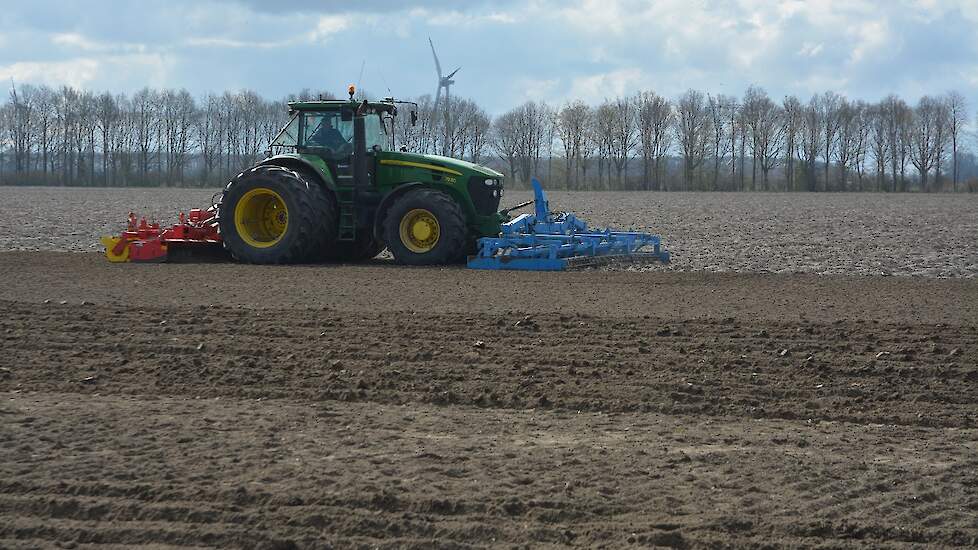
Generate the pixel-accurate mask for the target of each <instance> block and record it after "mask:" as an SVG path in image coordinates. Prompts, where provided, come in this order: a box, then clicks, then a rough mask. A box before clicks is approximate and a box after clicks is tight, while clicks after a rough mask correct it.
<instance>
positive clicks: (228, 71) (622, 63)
mask: <svg viewBox="0 0 978 550" xmlns="http://www.w3.org/2000/svg"><path fill="white" fill-rule="evenodd" d="M976 28H978V0H890V1H885V0H879V1H869V0H784V1H775V0H728V1H723V0H657V1H646V2H640V1H631V0H595V1H581V2H577V3H575V2H570V1H566V2H562V1H558V0H523V1H511V2H510V1H498V2H493V1H488V0H487V1H479V0H473V1H464V2H463V1H455V2H452V1H448V0H428V1H411V0H404V1H400V2H398V1H389V2H386V1H381V0H361V1H352V0H351V1H345V2H335V1H331V0H320V1H316V0H279V1H272V0H214V1H207V0H141V1H139V2H131V1H121V0H120V1H99V0H86V1H77V0H30V1H27V0H0V78H2V79H3V81H5V82H9V80H10V78H14V79H15V80H16V81H17V82H33V83H47V84H51V85H60V84H70V85H73V86H77V87H84V88H89V89H93V90H99V91H100V90H111V91H126V92H131V91H133V90H136V89H139V88H141V87H143V86H151V87H172V88H187V89H188V90H190V91H191V92H192V93H194V94H202V93H206V92H209V91H215V92H220V91H224V90H226V89H241V88H250V89H253V90H256V91H257V92H259V93H261V94H262V95H264V96H266V97H269V98H277V97H283V96H285V95H286V94H288V93H289V92H293V91H297V90H298V89H301V88H306V87H308V88H323V89H329V90H334V91H335V92H336V93H338V94H340V93H342V91H343V90H344V89H345V87H346V85H347V84H349V83H351V82H355V81H356V80H357V79H358V78H359V74H360V70H361V67H362V66H363V67H364V70H363V78H362V83H361V85H362V87H363V88H364V89H366V90H369V91H370V92H371V93H372V94H373V95H387V90H388V89H390V90H391V91H392V92H393V93H394V94H395V95H397V96H399V97H408V96H416V95H419V94H422V93H433V92H434V88H435V83H436V79H435V72H434V63H433V61H432V58H431V52H430V50H429V49H428V42H427V38H428V37H429V36H430V37H431V38H432V39H433V40H434V42H435V46H436V48H437V49H438V53H439V56H440V57H441V61H442V65H443V67H445V68H446V69H451V68H454V67H456V66H459V65H460V66H462V70H461V71H460V72H459V74H458V75H457V84H456V85H455V87H453V93H455V94H459V95H462V96H465V97H470V98H473V99H475V100H477V101H478V102H479V103H480V104H482V105H483V106H485V107H486V108H487V109H488V110H489V111H490V112H493V113H499V112H502V111H504V110H505V109H507V108H509V107H512V106H514V105H516V104H519V103H521V102H523V101H525V100H527V99H533V100H546V101H549V102H554V103H562V102H564V101H566V100H568V99H572V98H580V99H584V100H586V101H589V102H596V101H600V100H601V99H602V98H605V97H613V96H615V95H618V94H630V93H633V92H635V91H638V90H645V89H651V90H655V91H657V92H659V93H661V94H664V95H668V96H675V95H678V94H679V93H681V92H682V91H684V90H686V89H688V88H697V89H700V90H703V91H707V92H711V93H727V94H737V95H739V94H741V93H742V92H743V90H744V89H745V88H746V87H747V86H748V85H749V84H751V83H755V84H758V85H760V86H762V87H764V88H765V89H766V90H767V91H768V92H769V93H770V94H771V95H772V96H774V97H781V96H783V95H785V94H797V95H799V96H802V97H804V96H808V95H810V94H812V93H813V92H821V91H825V90H835V91H838V92H842V93H845V94H846V95H848V96H850V97H861V98H865V99H870V100H872V99H877V98H879V97H882V96H885V95H886V94H888V93H891V92H895V93H898V94H901V95H903V96H904V97H906V98H908V99H910V100H911V101H915V100H916V98H917V97H919V96H920V95H922V94H928V93H941V92H944V91H946V90H949V89H957V90H960V91H961V92H963V93H965V95H966V96H968V97H969V98H978V32H975V29H976ZM364 62H365V64H364ZM973 103H974V101H973Z"/></svg>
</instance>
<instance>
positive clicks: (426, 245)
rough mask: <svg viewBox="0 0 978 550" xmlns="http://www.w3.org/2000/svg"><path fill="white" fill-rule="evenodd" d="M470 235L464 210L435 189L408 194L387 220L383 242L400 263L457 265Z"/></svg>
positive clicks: (389, 214) (394, 207)
mask: <svg viewBox="0 0 978 550" xmlns="http://www.w3.org/2000/svg"><path fill="white" fill-rule="evenodd" d="M467 233H468V232H467V230H466V227H465V217H464V216H463V215H462V209H461V207H460V206H459V205H458V203H457V202H455V201H454V200H452V198H451V197H449V196H448V195H446V194H445V193H442V192H440V191H435V190H434V189H415V190H413V191H408V192H407V193H405V194H404V196H402V197H400V198H398V199H397V200H396V201H395V202H394V204H393V205H392V206H391V207H390V209H389V210H388V211H387V215H386V217H385V218H384V240H385V241H386V242H387V248H388V249H389V250H390V251H391V254H393V255H394V261H396V262H397V263H399V264H405V265H439V264H450V263H454V262H456V261H458V258H459V257H461V256H462V254H463V253H464V250H465V242H466V237H467Z"/></svg>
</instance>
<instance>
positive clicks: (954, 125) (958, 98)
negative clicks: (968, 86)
mask: <svg viewBox="0 0 978 550" xmlns="http://www.w3.org/2000/svg"><path fill="white" fill-rule="evenodd" d="M945 101H946V102H947V110H948V117H949V123H950V128H949V130H950V138H951V174H952V175H951V184H952V189H953V190H954V191H955V192H957V190H958V146H959V144H960V141H961V131H962V129H963V128H964V125H965V124H967V120H968V102H967V100H966V99H965V98H964V96H963V95H961V94H960V93H959V92H956V91H951V92H948V93H947V94H946V95H945Z"/></svg>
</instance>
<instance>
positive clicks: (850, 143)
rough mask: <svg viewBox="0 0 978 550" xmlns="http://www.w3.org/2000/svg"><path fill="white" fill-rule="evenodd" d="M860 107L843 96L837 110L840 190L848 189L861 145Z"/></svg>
mask: <svg viewBox="0 0 978 550" xmlns="http://www.w3.org/2000/svg"><path fill="white" fill-rule="evenodd" d="M859 109H860V107H859V106H858V105H855V104H852V103H849V101H848V100H846V99H845V98H842V99H841V100H840V101H839V104H838V108H837V110H836V121H837V126H836V129H837V133H838V138H837V143H836V147H835V161H836V165H837V166H838V168H839V191H846V190H848V186H849V170H850V169H851V168H853V166H854V164H855V162H856V156H857V154H858V150H857V149H858V145H859V118H860V114H861V113H860V111H859Z"/></svg>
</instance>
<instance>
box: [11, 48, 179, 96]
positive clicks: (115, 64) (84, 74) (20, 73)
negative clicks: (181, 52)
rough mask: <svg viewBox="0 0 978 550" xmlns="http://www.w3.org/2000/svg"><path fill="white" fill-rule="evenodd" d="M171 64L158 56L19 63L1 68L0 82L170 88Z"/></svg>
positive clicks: (89, 86)
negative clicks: (11, 80)
mask: <svg viewBox="0 0 978 550" xmlns="http://www.w3.org/2000/svg"><path fill="white" fill-rule="evenodd" d="M172 68H173V61H172V60H171V59H168V58H167V57H165V56H162V55H160V54H126V55H109V56H102V57H98V58H95V57H76V58H70V59H65V60H61V61H21V62H16V63H11V64H9V65H5V66H0V80H5V81H9V80H10V79H11V78H12V79H13V80H14V81H17V82H30V83H32V84H47V85H49V86H53V87H57V86H61V85H68V86H72V87H75V88H82V89H92V88H96V87H99V88H104V87H107V86H108V87H111V86H119V85H122V84H126V85H133V84H135V86H133V87H142V86H155V87H159V88H163V87H166V86H168V85H169V83H168V80H169V78H168V77H169V74H170V72H171V70H172Z"/></svg>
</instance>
